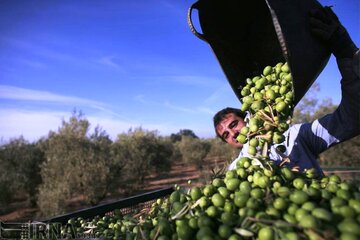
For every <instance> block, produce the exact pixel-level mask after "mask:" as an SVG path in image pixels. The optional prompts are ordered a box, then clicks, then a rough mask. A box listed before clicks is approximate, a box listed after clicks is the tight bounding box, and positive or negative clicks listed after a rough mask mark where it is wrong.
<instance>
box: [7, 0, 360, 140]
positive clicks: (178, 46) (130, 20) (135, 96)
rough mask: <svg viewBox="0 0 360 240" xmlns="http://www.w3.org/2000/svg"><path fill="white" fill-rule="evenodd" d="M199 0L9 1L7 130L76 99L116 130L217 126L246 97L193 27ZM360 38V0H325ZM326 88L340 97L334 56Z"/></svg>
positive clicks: (26, 131)
mask: <svg viewBox="0 0 360 240" xmlns="http://www.w3.org/2000/svg"><path fill="white" fill-rule="evenodd" d="M193 2H194V1H190V0H157V1H153V0H136V1H124V0H117V1H115V0H108V1H103V0H86V1H85V0H76V1H74V0H55V1H36V0H34V1H27V0H1V2H0V138H2V140H5V141H6V140H8V139H9V138H12V137H18V136H20V135H23V136H24V137H25V139H27V140H30V141H33V140H37V139H38V138H40V137H41V136H46V135H47V133H48V132H49V130H57V128H58V127H59V126H60V125H61V120H62V119H64V118H65V119H68V118H69V116H70V115H71V112H72V110H73V109H74V108H76V109H79V110H82V112H83V113H84V114H85V116H86V118H87V119H88V120H89V121H90V123H91V124H92V126H93V127H94V126H96V125H100V126H102V127H103V129H104V130H106V131H107V133H108V134H109V135H110V136H111V137H113V138H115V137H116V135H117V134H119V133H123V132H126V131H127V130H128V129H129V128H131V127H132V128H134V127H139V126H142V127H143V128H144V129H147V130H159V133H160V134H161V135H170V134H171V133H176V132H178V131H179V130H180V129H191V130H193V131H194V132H195V134H197V135H198V136H200V137H213V136H215V134H214V130H213V126H212V116H213V114H214V113H215V112H216V111H218V110H220V109H221V108H223V107H226V106H232V107H240V103H239V101H238V100H237V98H236V97H235V95H234V93H233V92H232V90H231V87H230V85H229V84H228V83H227V80H226V78H225V76H224V74H223V72H222V70H221V68H220V66H219V64H218V63H217V61H216V58H215V57H214V55H213V53H212V51H211V50H210V48H209V46H208V45H207V44H205V43H204V42H202V41H200V40H199V39H197V38H196V37H195V36H193V35H192V33H191V32H190V30H189V28H188V26H187V22H186V14H187V9H188V7H189V6H190V5H191V4H192V3H193ZM320 2H321V3H322V4H324V5H333V6H334V11H335V12H336V13H337V15H338V16H339V18H340V20H341V21H342V23H343V24H344V25H345V26H346V28H347V29H348V31H349V33H350V35H351V36H352V37H353V39H354V41H355V42H356V44H357V45H358V46H360V15H359V13H360V1H359V0H346V1H340V0H323V1H320ZM317 81H318V82H319V83H320V87H321V92H320V93H319V97H320V98H324V97H332V98H333V102H334V103H338V102H339V100H340V85H339V81H340V75H339V73H338V70H337V67H336V64H335V63H334V59H333V58H331V60H330V62H329V64H328V65H327V67H326V68H325V70H324V71H323V73H322V74H321V75H320V76H319V78H318V80H317Z"/></svg>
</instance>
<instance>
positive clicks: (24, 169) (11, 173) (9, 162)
mask: <svg viewBox="0 0 360 240" xmlns="http://www.w3.org/2000/svg"><path fill="white" fill-rule="evenodd" d="M43 161H44V154H43V152H42V151H41V149H40V148H39V147H38V145H37V144H36V143H29V142H28V141H26V140H25V139H24V138H23V137H22V136H20V137H18V138H14V139H11V140H10V141H9V142H8V143H6V144H3V145H2V146H1V147H0V191H1V194H0V204H1V203H3V204H6V203H8V202H10V201H11V200H12V198H13V197H14V196H15V195H16V194H26V195H25V196H27V197H28V199H29V202H30V204H31V206H34V205H35V203H36V195H37V188H38V186H39V184H40V183H41V176H40V165H41V163H42V162H43Z"/></svg>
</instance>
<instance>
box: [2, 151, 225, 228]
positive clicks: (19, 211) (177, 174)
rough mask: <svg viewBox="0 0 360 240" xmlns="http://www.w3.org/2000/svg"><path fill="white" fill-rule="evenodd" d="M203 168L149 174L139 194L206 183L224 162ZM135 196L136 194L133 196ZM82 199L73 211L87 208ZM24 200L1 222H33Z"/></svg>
mask: <svg viewBox="0 0 360 240" xmlns="http://www.w3.org/2000/svg"><path fill="white" fill-rule="evenodd" d="M205 163H206V164H205V165H204V168H203V169H202V170H201V171H199V170H198V169H197V168H196V167H195V166H191V165H186V164H184V163H181V162H180V163H175V164H173V166H172V168H171V170H170V171H169V172H166V173H162V174H156V173H153V174H150V175H149V176H147V177H146V178H145V181H146V183H147V184H146V188H143V189H142V191H141V192H139V193H138V194H140V193H144V192H150V191H154V190H158V189H163V188H167V187H173V186H174V185H175V184H177V185H180V186H189V184H188V180H191V182H192V183H191V185H190V186H195V185H201V184H204V183H205V182H206V180H207V179H208V178H209V177H210V175H211V174H212V169H215V170H216V169H220V168H221V167H223V166H224V164H225V161H224V160H219V159H217V158H215V159H207V160H206V162H205ZM135 195H136V194H135ZM120 199H121V197H116V196H115V197H114V196H111V195H110V196H109V197H108V198H105V199H104V200H103V201H101V202H100V203H99V204H105V203H110V202H112V201H118V200H120ZM81 204H82V198H81V196H79V197H78V198H75V199H72V200H71V207H72V208H73V211H75V210H80V209H83V208H87V207H89V206H83V205H81ZM26 205H27V201H26V199H18V200H17V201H16V202H14V203H12V204H11V205H10V206H8V209H9V211H8V212H7V213H6V214H4V215H0V221H1V222H24V221H34V220H39V219H36V218H37V217H36V216H37V215H38V211H39V209H37V208H29V207H26ZM70 212H71V211H70Z"/></svg>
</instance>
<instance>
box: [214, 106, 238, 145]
mask: <svg viewBox="0 0 360 240" xmlns="http://www.w3.org/2000/svg"><path fill="white" fill-rule="evenodd" d="M243 126H245V122H244V119H242V118H241V117H239V116H236V115H235V114H234V113H228V114H226V115H225V117H224V118H223V119H222V120H221V121H220V122H219V124H218V125H217V126H216V132H217V133H218V134H219V135H220V136H221V137H222V139H224V140H225V141H226V142H227V143H228V144H230V145H231V146H233V147H236V148H242V146H243V145H242V144H241V143H239V142H238V141H237V140H236V137H237V136H238V135H239V133H240V129H241V128H242V127H243Z"/></svg>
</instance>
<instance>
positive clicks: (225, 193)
mask: <svg viewBox="0 0 360 240" xmlns="http://www.w3.org/2000/svg"><path fill="white" fill-rule="evenodd" d="M314 173H315V169H309V170H305V171H304V172H293V171H291V170H290V169H289V168H287V167H280V166H278V165H276V164H275V163H274V162H273V161H269V159H266V158H262V157H257V158H255V157H254V158H247V157H242V158H240V159H239V160H238V162H237V167H236V169H235V170H228V171H226V172H224V173H223V174H222V175H218V176H216V177H214V179H213V180H212V181H210V182H208V183H207V184H205V185H203V186H200V187H199V186H194V187H190V186H191V185H190V186H189V187H187V188H185V187H179V186H177V187H176V188H175V190H174V192H172V193H171V195H169V196H168V197H166V198H163V199H157V200H156V201H155V202H154V203H153V204H152V206H151V207H150V208H149V209H148V210H147V211H144V212H143V213H140V215H139V214H137V215H122V214H121V211H117V212H116V213H114V214H113V215H112V216H105V217H96V218H94V219H92V220H90V221H88V222H87V223H85V221H84V222H82V223H83V224H84V225H82V228H83V229H82V230H81V231H82V232H89V229H91V230H92V231H93V233H94V234H95V236H96V237H99V238H105V239H144V240H145V239H149V240H153V239H154V240H155V239H157V240H173V239H182V240H187V239H188V240H194V239H196V240H207V239H215V240H216V239H219V240H220V239H227V240H239V239H259V240H275V239H279V240H280V239H288V240H299V239H301V240H302V239H311V240H322V239H341V240H352V239H360V189H359V187H358V186H355V185H354V184H352V183H348V182H345V181H342V180H341V179H340V177H338V176H337V175H329V176H324V177H320V178H319V177H317V176H316V175H315V174H314ZM79 224H80V223H79ZM79 224H78V225H77V226H80V225H79Z"/></svg>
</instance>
